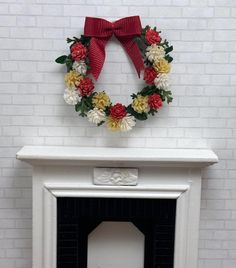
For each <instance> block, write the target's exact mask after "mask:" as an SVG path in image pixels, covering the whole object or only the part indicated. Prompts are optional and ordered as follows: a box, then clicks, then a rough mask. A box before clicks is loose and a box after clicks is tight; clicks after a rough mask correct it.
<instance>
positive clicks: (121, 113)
mask: <svg viewBox="0 0 236 268" xmlns="http://www.w3.org/2000/svg"><path fill="white" fill-rule="evenodd" d="M126 114H127V112H126V107H125V106H124V105H122V104H121V103H117V104H115V105H113V106H112V107H111V108H110V115H111V117H113V118H115V119H122V118H123V117H125V116H126Z"/></svg>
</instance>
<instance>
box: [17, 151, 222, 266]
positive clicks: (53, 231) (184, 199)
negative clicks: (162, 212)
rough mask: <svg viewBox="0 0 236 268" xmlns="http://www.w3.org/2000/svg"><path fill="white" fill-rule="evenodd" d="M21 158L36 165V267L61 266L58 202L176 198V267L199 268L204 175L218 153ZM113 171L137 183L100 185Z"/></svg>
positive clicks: (31, 154) (33, 154)
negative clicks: (67, 199)
mask: <svg viewBox="0 0 236 268" xmlns="http://www.w3.org/2000/svg"><path fill="white" fill-rule="evenodd" d="M17 159H19V160H23V161H25V162H27V163H29V164H31V165H32V166H33V268H56V267H57V262H56V259H57V252H56V249H57V247H56V245H57V240H56V237H57V224H56V223H57V198H58V197H91V198H93V197H95V198H96V197H100V198H145V199H148V198H151V199H176V225H175V248H174V268H190V267H191V268H197V260H198V233H199V215H200V200H201V170H202V168H205V167H207V166H209V165H212V164H214V163H216V162H218V158H217V156H216V155H215V154H214V152H213V151H211V150H204V149H143V148H86V147H81V148H78V147H60V146H54V147H53V146H25V147H23V148H22V149H21V150H20V151H19V152H18V153H17ZM106 168H107V169H106ZM112 168H114V170H115V172H116V173H118V175H119V172H120V174H121V175H122V172H123V171H124V172H126V173H127V172H128V173H129V172H130V173H131V175H133V177H134V178H135V176H136V177H137V181H136V182H135V183H133V184H132V183H131V184H121V185H119V184H116V183H113V182H112V183H108V184H107V185H102V184H101V185H98V184H97V183H96V179H97V178H96V176H99V174H100V173H99V172H103V171H104V170H108V171H109V170H111V169H112ZM117 170H118V172H117ZM127 170H128V171H127ZM132 172H133V173H132ZM108 173H109V172H108Z"/></svg>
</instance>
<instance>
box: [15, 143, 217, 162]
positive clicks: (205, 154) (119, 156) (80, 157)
mask: <svg viewBox="0 0 236 268" xmlns="http://www.w3.org/2000/svg"><path fill="white" fill-rule="evenodd" d="M16 157H17V159H19V160H23V161H26V162H28V163H30V164H32V165H50V164H52V165H53V164H61V165H96V164H97V165H107V164H108V163H110V164H111V163H113V164H114V162H115V163H116V164H121V165H122V166H125V165H126V164H127V165H128V166H130V165H131V164H132V165H134V166H135V165H136V166H139V165H140V166H186V167H190V166H198V167H205V166H209V165H211V164H214V163H217V162H218V158H217V156H216V154H215V153H214V152H213V151H212V150H207V149H149V148H109V147H108V148H107V147H106V148H104V147H103V148H101V147H94V148H92V147H65V146H24V147H23V148H22V149H21V150H20V151H19V152H18V153H17V155H16Z"/></svg>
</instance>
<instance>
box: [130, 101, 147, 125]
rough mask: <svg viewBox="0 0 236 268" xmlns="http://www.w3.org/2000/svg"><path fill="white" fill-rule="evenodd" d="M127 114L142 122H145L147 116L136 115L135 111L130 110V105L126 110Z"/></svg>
mask: <svg viewBox="0 0 236 268" xmlns="http://www.w3.org/2000/svg"><path fill="white" fill-rule="evenodd" d="M126 111H127V113H129V114H131V115H133V116H134V117H135V118H136V119H138V120H141V121H144V120H147V118H148V116H147V114H146V113H141V114H140V113H137V112H135V110H134V109H133V108H132V106H131V104H130V105H129V106H128V107H127V108H126Z"/></svg>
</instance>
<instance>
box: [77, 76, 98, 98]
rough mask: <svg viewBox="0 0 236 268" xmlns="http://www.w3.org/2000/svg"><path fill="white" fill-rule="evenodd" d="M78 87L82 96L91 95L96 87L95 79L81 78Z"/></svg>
mask: <svg viewBox="0 0 236 268" xmlns="http://www.w3.org/2000/svg"><path fill="white" fill-rule="evenodd" d="M77 89H78V90H79V91H80V94H81V96H90V95H91V94H92V92H93V89H94V84H93V81H92V80H91V79H90V78H88V77H84V78H83V79H81V80H80V83H79V86H78V88H77Z"/></svg>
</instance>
